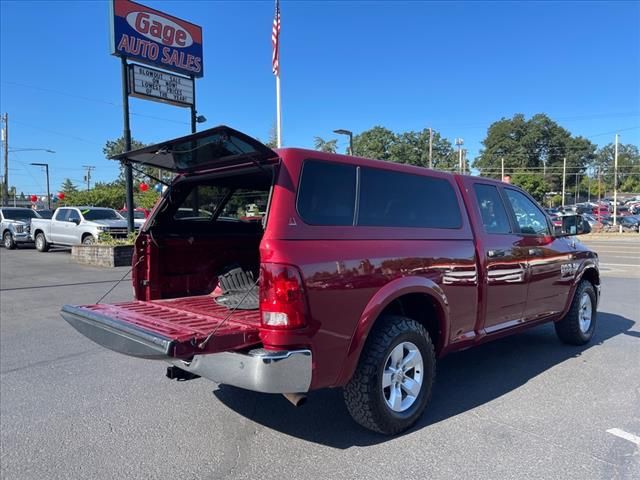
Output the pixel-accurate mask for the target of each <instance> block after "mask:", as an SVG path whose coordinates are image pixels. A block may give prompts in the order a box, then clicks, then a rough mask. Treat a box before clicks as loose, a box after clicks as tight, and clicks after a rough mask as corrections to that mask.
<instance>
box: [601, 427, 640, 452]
mask: <svg viewBox="0 0 640 480" xmlns="http://www.w3.org/2000/svg"><path fill="white" fill-rule="evenodd" d="M607 433H610V434H611V435H615V436H616V437H620V438H624V439H625V440H629V441H630V442H631V443H635V444H636V445H638V447H640V437H638V436H637V435H634V434H633V433H629V432H625V431H624V430H620V429H619V428H610V429H609V430H607Z"/></svg>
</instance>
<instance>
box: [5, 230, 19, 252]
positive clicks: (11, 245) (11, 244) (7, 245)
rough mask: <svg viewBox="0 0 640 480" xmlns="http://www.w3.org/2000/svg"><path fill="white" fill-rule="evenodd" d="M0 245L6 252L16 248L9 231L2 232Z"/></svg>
mask: <svg viewBox="0 0 640 480" xmlns="http://www.w3.org/2000/svg"><path fill="white" fill-rule="evenodd" d="M2 244H3V245H4V248H6V249H7V250H13V249H14V248H16V241H15V240H14V239H13V235H11V232H10V231H9V230H7V231H6V232H4V235H3V236H2Z"/></svg>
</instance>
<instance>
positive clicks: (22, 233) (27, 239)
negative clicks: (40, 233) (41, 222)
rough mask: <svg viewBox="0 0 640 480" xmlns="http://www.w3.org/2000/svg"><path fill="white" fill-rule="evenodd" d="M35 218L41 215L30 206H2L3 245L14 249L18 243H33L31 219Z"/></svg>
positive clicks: (0, 211)
mask: <svg viewBox="0 0 640 480" xmlns="http://www.w3.org/2000/svg"><path fill="white" fill-rule="evenodd" d="M34 218H40V215H38V213H37V212H36V211H35V210H32V209H30V208H19V207H2V208H0V232H2V237H1V238H2V245H3V246H4V247H5V248H6V249H8V250H13V249H14V248H16V247H17V246H18V245H22V244H30V243H33V241H32V240H31V235H30V230H31V220H32V219H34Z"/></svg>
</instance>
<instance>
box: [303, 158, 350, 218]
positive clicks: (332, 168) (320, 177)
mask: <svg viewBox="0 0 640 480" xmlns="http://www.w3.org/2000/svg"><path fill="white" fill-rule="evenodd" d="M355 199H356V167H354V166H352V165H341V164H339V163H329V162H321V161H317V160H306V161H305V162H304V165H303V167H302V176H301V179H300V186H299V187H298V200H297V205H296V206H297V208H298V213H299V214H300V216H301V217H302V219H303V220H304V221H305V223H308V224H310V225H333V226H344V225H353V215H354V210H355Z"/></svg>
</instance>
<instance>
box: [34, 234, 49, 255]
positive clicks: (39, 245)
mask: <svg viewBox="0 0 640 480" xmlns="http://www.w3.org/2000/svg"><path fill="white" fill-rule="evenodd" d="M36 250H38V251H39V252H48V251H49V242H47V237H45V236H44V233H42V232H40V233H38V234H37V235H36Z"/></svg>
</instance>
